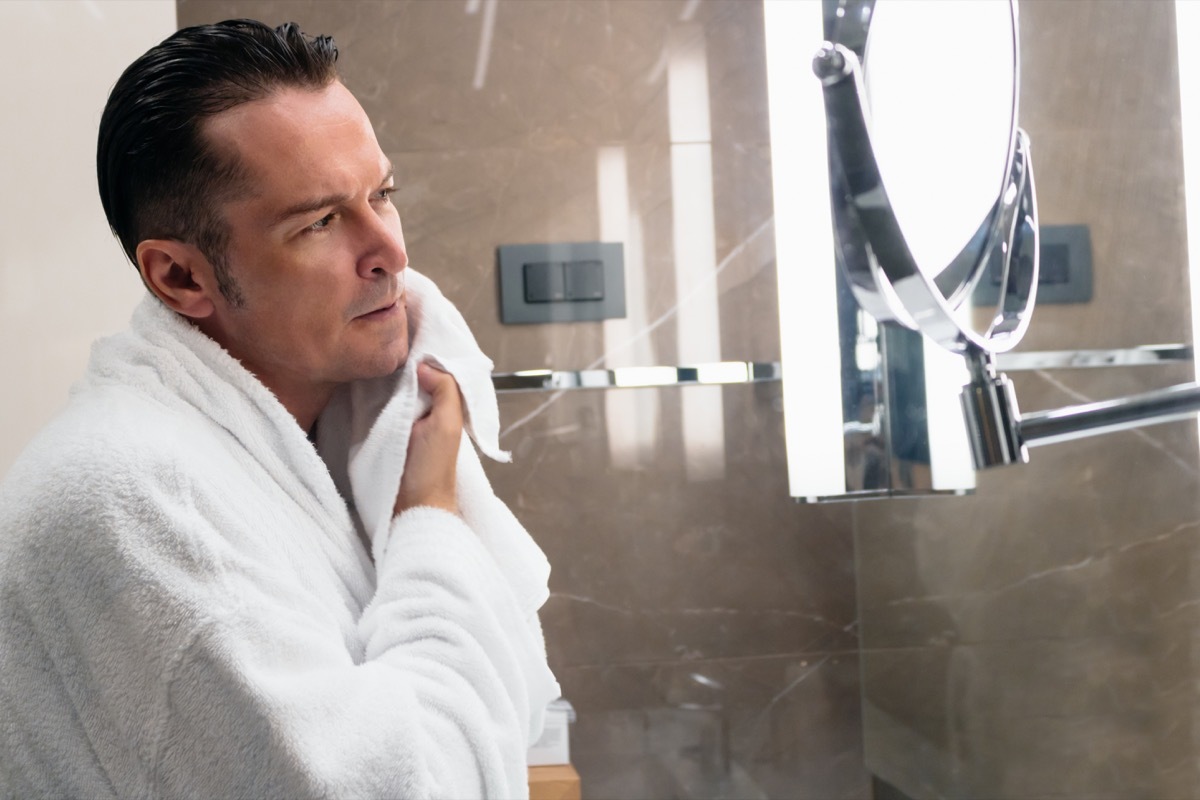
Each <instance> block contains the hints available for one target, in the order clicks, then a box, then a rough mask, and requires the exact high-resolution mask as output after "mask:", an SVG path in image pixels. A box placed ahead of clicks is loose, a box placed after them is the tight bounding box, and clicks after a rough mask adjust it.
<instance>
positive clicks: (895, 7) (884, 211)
mask: <svg viewBox="0 0 1200 800" xmlns="http://www.w3.org/2000/svg"><path fill="white" fill-rule="evenodd" d="M826 9H827V11H832V13H830V14H828V15H827V20H826V23H827V25H826V27H827V34H828V35H829V37H830V39H829V41H828V42H826V44H825V45H824V46H823V47H822V49H821V50H820V52H819V53H818V54H817V56H816V58H815V59H814V62H813V69H814V71H815V72H816V74H817V76H818V78H819V79H820V80H821V84H822V87H823V93H824V101H825V108H826V114H827V119H828V125H829V152H830V168H831V176H832V179H833V191H832V201H833V205H834V219H835V223H836V227H837V238H838V255H839V261H840V262H841V264H842V266H843V267H844V269H845V270H846V272H847V275H848V278H849V281H850V283H851V286H852V288H853V290H854V294H855V298H856V299H857V301H858V302H859V303H860V304H861V305H862V306H863V308H865V309H867V310H868V311H870V312H871V313H872V314H874V315H875V316H876V318H878V319H879V320H880V321H881V322H887V321H895V322H898V323H899V324H901V325H904V326H905V327H908V328H912V329H914V330H919V331H921V332H922V333H924V334H925V335H927V336H929V337H930V338H931V339H933V340H934V341H936V342H938V343H940V344H942V345H943V346H945V347H946V348H948V349H950V350H951V351H953V352H956V353H960V354H968V353H990V352H1002V351H1004V350H1007V349H1010V348H1011V347H1013V346H1014V345H1015V344H1016V343H1017V341H1019V340H1020V338H1021V336H1022V335H1023V333H1024V331H1025V327H1026V326H1027V324H1028V317H1029V311H1030V310H1031V309H1032V306H1033V299H1034V294H1035V290H1036V277H1035V276H1036V270H1037V259H1036V257H1033V256H1031V255H1029V254H1031V253H1036V248H1037V242H1036V239H1037V231H1036V229H1037V219H1036V210H1035V208H1036V206H1035V201H1034V191H1033V177H1032V167H1031V164H1030V160H1029V148H1028V138H1027V137H1026V136H1024V134H1022V133H1021V132H1020V131H1019V129H1018V128H1017V127H1016V111H1017V86H1018V75H1017V68H1018V52H1019V51H1018V41H1017V26H1016V5H1015V1H1014V0H973V2H970V3H946V2H927V1H925V0H827V4H826ZM994 250H1000V251H1001V252H1002V253H1003V254H1004V262H1003V269H1002V277H1001V299H1000V303H999V304H998V306H997V308H996V311H995V313H994V314H992V315H990V321H988V322H986V323H985V324H982V325H979V326H976V325H975V324H974V318H973V315H972V314H971V309H970V307H969V304H965V305H964V301H965V300H966V299H967V298H968V297H969V296H970V293H971V290H972V289H973V288H974V286H975V284H976V283H977V282H978V280H979V278H980V277H981V276H982V275H983V273H984V271H985V268H986V266H987V262H988V256H989V254H990V253H991V252H993V251H994Z"/></svg>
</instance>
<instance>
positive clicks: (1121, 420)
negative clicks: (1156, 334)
mask: <svg viewBox="0 0 1200 800" xmlns="http://www.w3.org/2000/svg"><path fill="white" fill-rule="evenodd" d="M941 5H942V10H943V11H949V10H950V9H951V8H957V9H959V10H960V11H961V10H962V9H966V8H968V7H970V8H981V7H982V5H981V4H976V3H970V4H941ZM885 6H886V7H888V8H889V9H896V12H895V13H896V14H900V13H906V12H908V11H909V9H908V8H904V10H903V12H901V11H900V10H899V7H902V6H904V4H903V3H896V2H895V0H880V1H879V2H878V3H877V2H876V0H826V4H825V7H826V10H827V12H829V13H828V18H827V24H826V35H827V41H826V42H825V43H824V44H822V45H821V47H820V49H819V50H818V52H817V54H816V56H815V57H814V59H813V64H812V67H813V72H814V73H815V75H816V77H817V78H818V80H819V82H820V85H821V87H822V92H823V98H824V105H825V112H826V122H827V126H828V156H829V167H830V179H831V206H832V213H833V219H834V227H835V230H836V239H837V251H838V262H839V264H840V265H841V268H842V271H843V272H844V273H845V276H846V280H847V281H848V283H849V285H850V286H851V288H852V290H853V293H854V297H855V299H856V300H857V302H858V304H859V305H860V306H861V307H862V308H864V309H865V310H867V311H868V312H870V313H871V314H872V315H873V316H874V317H875V318H876V319H877V320H878V321H879V322H880V323H882V324H883V326H884V327H886V326H889V325H890V326H900V327H904V328H907V329H910V330H912V331H917V332H919V333H920V334H922V335H924V336H925V337H926V338H927V339H928V340H930V341H932V342H936V343H937V344H938V345H940V346H941V347H942V348H944V349H945V350H947V351H948V352H950V353H954V354H955V355H956V356H958V357H960V358H962V359H963V360H964V362H965V365H966V368H967V373H968V375H969V381H968V382H967V383H966V385H965V386H964V387H963V389H962V393H961V395H960V403H961V407H962V412H963V417H964V420H965V422H966V427H967V430H968V432H969V436H968V440H969V442H970V448H971V454H972V461H973V464H974V466H975V468H976V469H983V468H986V467H992V466H998V465H1003V464H1013V463H1021V462H1025V461H1028V459H1029V455H1028V448H1029V447H1030V446H1033V445H1040V444H1049V443H1053V442H1061V441H1067V440H1070V439H1075V438H1080V437H1083V436H1090V435H1095V434H1098V433H1106V432H1111V431H1117V430H1124V429H1127V428H1131V427H1138V426H1141V425H1147V424H1152V423H1155V422H1166V421H1171V420H1176V419H1182V418H1186V417H1188V416H1190V415H1192V414H1194V413H1195V412H1196V411H1197V410H1200V385H1197V384H1183V385H1179V386H1174V387H1171V388H1169V389H1164V390H1161V391H1157V392H1150V393H1147V394H1142V395H1137V396H1133V397H1127V398H1121V399H1116V400H1109V401H1104V402H1099V403H1089V404H1085V405H1081V406H1076V407H1071V408H1063V409H1057V410H1051V411H1040V412H1035V413H1030V414H1025V415H1022V414H1021V413H1020V412H1019V410H1018V406H1017V398H1016V393H1015V391H1014V388H1013V384H1012V382H1011V381H1010V380H1009V379H1008V378H1007V376H1005V375H1004V373H1003V372H999V371H997V364H998V363H1002V359H1000V355H1001V354H1003V353H1004V352H1005V351H1008V350H1010V349H1011V348H1012V347H1013V346H1014V345H1016V343H1017V342H1018V341H1019V340H1020V339H1021V337H1022V335H1023V334H1024V332H1025V330H1026V328H1027V327H1028V325H1029V321H1030V316H1031V313H1032V310H1033V306H1034V301H1035V298H1036V294H1037V276H1038V222H1037V203H1036V196H1035V192H1034V181H1033V168H1032V163H1031V161H1030V143H1029V137H1028V136H1027V135H1026V134H1025V132H1024V131H1022V130H1021V129H1020V128H1018V127H1017V124H1016V123H1017V107H1018V103H1017V80H1018V78H1017V76H1018V73H1019V47H1018V39H1017V24H1016V20H1017V5H1016V0H1009V2H1008V3H1007V6H1008V9H1009V17H1010V20H1011V41H1012V58H1011V68H1012V69H1011V74H1012V77H1011V80H1012V90H1011V95H1010V97H1011V104H1009V107H1010V109H1011V120H1010V124H1009V126H1008V130H1009V135H1010V142H1009V148H1008V151H1007V154H1006V158H1005V167H1004V171H1003V180H1002V182H1000V183H999V185H998V191H997V193H996V194H995V195H993V196H994V197H995V198H996V199H995V201H994V204H993V205H992V207H991V209H990V211H989V212H988V214H987V215H986V216H985V218H984V219H983V221H982V222H981V223H980V224H979V226H978V228H977V229H976V230H975V231H974V233H973V234H972V235H971V237H970V241H969V242H968V243H967V245H966V246H965V247H963V248H962V250H961V251H960V252H959V254H958V255H957V256H956V257H955V258H953V259H952V260H951V262H950V263H949V264H948V265H946V264H942V263H930V261H928V260H926V261H922V259H921V258H918V257H916V256H914V252H913V251H914V247H913V246H912V244H913V243H912V236H911V234H912V231H911V230H906V229H905V226H904V225H903V224H902V217H903V214H901V213H900V212H899V209H897V208H896V207H895V205H894V204H893V202H892V199H891V194H892V191H893V190H895V189H896V188H898V187H897V185H895V184H889V183H888V182H887V181H886V180H885V177H884V175H883V170H882V169H881V164H880V163H879V158H878V155H879V151H878V147H877V144H878V142H877V140H876V137H877V135H878V134H879V131H878V130H877V129H876V128H875V127H874V121H873V120H872V111H873V110H874V109H873V108H872V104H871V102H870V99H869V98H870V94H869V88H870V87H869V83H870V81H869V79H867V78H865V77H864V64H865V62H867V61H869V60H870V56H869V53H870V51H871V47H872V46H873V42H874V41H875V40H874V38H873V36H874V35H878V31H876V32H874V34H873V35H868V34H872V31H871V29H872V28H873V27H874V26H875V23H876V22H877V20H878V18H879V13H878V12H879V11H880V10H881V9H882V8H884V7H885ZM939 13H940V12H939ZM912 41H914V39H913V38H912V37H911V36H910V37H908V38H906V39H905V40H904V45H905V46H906V47H908V46H911V44H912ZM925 41H926V42H928V43H929V45H928V46H930V47H933V46H937V45H938V44H940V42H938V41H937V40H936V37H933V38H932V39H931V38H926V39H925ZM914 49H915V50H916V51H917V52H920V51H921V50H922V49H923V48H921V47H917V48H914ZM945 66H946V68H947V69H954V68H956V67H957V64H954V63H948V64H946V65H945ZM927 77H928V79H929V81H931V82H936V81H937V80H939V79H940V78H941V77H942V75H941V74H938V73H934V74H930V75H928V76H927ZM874 99H875V100H876V101H878V98H874ZM955 113H956V114H960V115H961V114H962V113H963V112H961V111H959V110H956V111H955ZM910 129H911V130H916V128H915V126H911V125H910ZM918 133H920V134H921V135H924V134H923V132H921V131H918ZM910 139H911V136H910ZM917 160H918V161H919V159H917ZM924 216H925V217H926V218H927V219H928V220H931V224H934V225H937V224H940V219H939V214H938V211H937V209H933V208H931V209H925V211H924ZM910 220H911V217H910ZM949 235H950V237H951V238H953V236H954V233H953V232H951V233H950V234H949ZM993 259H998V260H999V267H1000V275H1001V285H1000V300H999V302H998V304H997V307H996V309H995V313H994V314H992V315H991V317H990V322H989V323H988V325H987V326H986V327H985V328H984V329H982V330H978V329H975V328H973V327H972V326H971V324H970V323H971V321H972V318H973V316H977V315H973V314H972V313H971V312H972V309H971V307H970V302H969V298H970V296H971V292H972V290H973V289H974V287H975V284H976V283H977V282H978V280H979V278H980V276H981V275H982V273H983V272H984V270H985V269H986V268H987V266H988V264H989V261H991V260H993ZM1185 349H1186V351H1187V352H1188V354H1189V355H1190V348H1183V347H1182V346H1178V347H1177V348H1176V350H1175V351H1174V354H1175V355H1176V356H1178V355H1179V354H1180V353H1181V352H1183V351H1184V350H1185ZM1117 353H1122V355H1117ZM1124 353H1132V355H1130V356H1128V357H1126V356H1124ZM1030 355H1032V354H1030ZM1040 355H1041V356H1042V357H1043V359H1042V360H1043V362H1044V363H1045V362H1049V363H1046V364H1045V366H1059V367H1061V366H1074V365H1075V364H1074V363H1072V361H1073V360H1074V359H1075V358H1076V356H1075V355H1073V354H1069V353H1068V354H1061V355H1060V356H1059V357H1058V358H1057V359H1055V358H1054V357H1049V356H1048V354H1040ZM1165 355H1168V353H1167V351H1165V350H1162V349H1155V348H1138V349H1135V350H1134V351H1114V352H1110V353H1109V354H1108V355H1107V356H1104V355H1100V356H1098V358H1099V362H1100V363H1099V364H1098V365H1101V366H1107V365H1112V364H1117V363H1153V362H1154V361H1156V360H1160V359H1161V358H1162V357H1163V356H1165ZM1096 358H1097V356H1095V355H1093V356H1092V359H1093V361H1095V359H1096ZM1131 359H1132V360H1131ZM1056 360H1057V362H1058V363H1055V361H1056ZM1085 360H1086V359H1085ZM1035 361H1036V359H1035ZM1020 363H1021V361H1020V357H1017V360H1015V361H1012V362H1011V366H1010V368H1013V367H1018V368H1019V366H1018V365H1020ZM1043 368H1045V367H1043Z"/></svg>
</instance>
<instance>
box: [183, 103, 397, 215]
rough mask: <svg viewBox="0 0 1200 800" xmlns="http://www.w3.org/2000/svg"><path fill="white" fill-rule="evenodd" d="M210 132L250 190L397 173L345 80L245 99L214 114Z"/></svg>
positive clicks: (330, 188) (335, 183)
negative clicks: (230, 158)
mask: <svg viewBox="0 0 1200 800" xmlns="http://www.w3.org/2000/svg"><path fill="white" fill-rule="evenodd" d="M205 136H206V138H208V140H209V143H210V145H211V146H213V147H214V148H217V149H218V150H220V151H224V153H225V154H227V155H228V156H231V157H232V159H233V160H235V161H236V163H238V165H239V167H240V169H241V171H242V172H243V173H244V174H245V177H246V178H247V182H248V184H249V185H248V187H247V188H248V189H249V190H250V191H249V192H248V195H249V196H260V195H263V194H264V190H267V189H270V192H269V194H270V195H272V196H274V195H277V194H279V193H280V192H281V191H282V192H283V193H291V192H295V191H303V192H305V193H306V194H311V193H313V192H318V193H319V192H321V191H326V192H335V191H344V190H345V186H344V184H345V183H346V182H347V181H363V180H367V181H378V180H382V179H383V178H384V177H386V176H387V175H388V174H389V173H390V171H391V164H390V162H389V161H388V159H387V156H386V155H385V154H384V153H383V151H382V150H381V149H380V147H379V143H378V141H377V140H376V138H375V132H374V130H373V129H372V127H371V123H370V120H369V119H368V118H367V115H366V112H364V111H363V109H362V107H361V106H360V105H359V104H358V101H357V100H355V99H354V96H353V95H352V94H350V92H349V90H347V89H346V88H345V87H344V86H342V85H341V84H340V83H333V84H330V85H329V86H327V87H325V88H323V89H319V90H308V89H294V88H287V89H281V90H279V91H277V92H274V93H272V94H271V95H268V96H267V97H264V98H262V99H259V100H254V101H251V102H248V103H243V104H241V105H239V106H236V107H234V108H231V109H229V110H227V111H223V112H221V113H220V114H217V115H214V116H213V117H211V118H210V119H209V120H208V121H207V122H206V127H205ZM289 187H291V188H289ZM294 199H295V198H294V197H292V198H289V199H285V200H283V201H281V202H284V203H287V202H291V201H292V200H294Z"/></svg>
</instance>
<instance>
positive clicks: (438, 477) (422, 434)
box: [395, 363, 463, 514]
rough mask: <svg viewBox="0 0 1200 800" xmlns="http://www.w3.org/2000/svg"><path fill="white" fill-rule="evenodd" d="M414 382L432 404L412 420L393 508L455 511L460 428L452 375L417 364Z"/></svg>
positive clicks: (459, 404) (459, 402)
mask: <svg viewBox="0 0 1200 800" xmlns="http://www.w3.org/2000/svg"><path fill="white" fill-rule="evenodd" d="M417 385H418V386H420V387H421V389H422V390H424V391H425V392H427V393H428V394H429V395H430V397H432V398H433V405H432V406H431V407H430V409H429V413H428V414H426V415H425V416H423V417H421V418H420V419H419V420H417V421H416V423H414V424H413V429H412V437H411V438H410V439H409V440H408V460H407V461H406V462H405V465H404V477H403V478H401V479H400V492H399V494H397V495H396V507H395V510H396V513H397V514H400V513H402V512H404V511H407V510H408V509H410V508H414V507H416V506H432V507H434V508H442V509H445V510H446V511H449V512H450V513H452V514H457V513H458V499H457V496H456V493H455V478H456V464H457V463H458V446H459V444H460V443H461V442H462V431H463V409H462V395H460V394H459V392H458V384H457V383H455V382H454V377H453V376H451V375H450V374H448V373H446V372H442V371H441V370H439V369H436V368H435V367H433V366H431V365H429V364H426V363H421V364H419V365H417Z"/></svg>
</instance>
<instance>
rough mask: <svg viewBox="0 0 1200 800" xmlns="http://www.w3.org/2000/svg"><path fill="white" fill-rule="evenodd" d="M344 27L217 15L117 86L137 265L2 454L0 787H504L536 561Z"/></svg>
mask: <svg viewBox="0 0 1200 800" xmlns="http://www.w3.org/2000/svg"><path fill="white" fill-rule="evenodd" d="M336 58H337V50H336V48H335V46H334V44H333V42H332V40H331V39H329V38H328V37H321V38H316V39H312V38H309V37H306V36H304V35H303V34H301V33H300V32H299V30H298V29H297V28H296V26H295V25H291V24H289V25H284V26H281V27H280V28H278V29H271V28H269V27H267V26H264V25H262V24H261V23H257V22H252V21H246V20H238V21H229V22H225V23H221V24H218V25H211V26H200V27H196V28H189V29H185V30H182V31H180V32H178V33H177V34H175V35H173V36H171V37H170V38H168V39H167V40H166V41H164V42H163V43H162V44H160V45H158V46H157V47H155V48H152V49H151V50H150V51H149V52H148V53H146V54H145V55H144V56H143V57H142V58H140V59H138V60H137V61H136V62H134V64H133V65H131V66H130V67H129V69H128V70H126V72H125V74H124V75H123V76H122V77H121V79H120V80H119V81H118V83H117V85H116V86H115V87H114V89H113V91H112V94H111V96H110V98H109V102H108V105H107V107H106V109H105V112H104V115H103V117H102V119H101V124H100V136H99V147H98V153H97V168H98V177H99V183H100V192H101V197H102V199H103V202H104V208H105V212H106V214H107V216H108V219H109V223H110V225H111V226H112V229H113V231H114V233H115V234H116V235H117V237H118V239H119V240H120V242H121V244H122V246H123V248H124V250H125V252H126V253H127V254H128V255H129V257H130V259H131V261H133V263H134V265H135V266H136V267H137V269H138V271H139V273H140V275H141V279H142V281H143V282H144V283H145V285H146V287H147V289H148V290H149V292H150V294H151V295H152V297H149V298H147V299H146V301H144V303H143V305H142V306H141V307H139V309H138V310H137V312H136V313H135V315H134V319H133V322H132V326H131V330H130V331H128V332H126V333H123V334H119V335H118V336H115V337H112V338H110V339H108V340H104V341H101V342H99V343H98V344H97V345H96V346H95V347H94V349H93V353H92V359H91V362H90V364H89V368H88V372H87V374H86V375H85V377H84V380H83V381H82V382H81V383H80V384H79V385H78V386H77V387H76V388H75V390H74V392H73V396H72V400H71V403H70V405H69V407H68V408H67V410H66V411H65V412H64V413H63V414H62V415H61V416H60V417H59V418H58V419H56V420H55V421H54V422H53V423H52V424H51V425H50V426H49V427H48V428H47V429H46V430H45V431H43V432H42V433H41V435H39V437H38V438H37V439H36V440H35V441H34V443H33V444H31V446H30V447H29V448H28V449H27V450H26V452H25V453H24V454H23V455H22V456H21V458H20V459H19V460H18V462H17V464H16V465H15V466H14V467H13V469H12V470H11V472H10V473H9V476H8V477H7V478H6V480H5V483H4V485H3V486H2V487H0V796H3V797H10V796H12V797H18V796H19V797H32V796H50V795H52V796H70V797H130V796H171V797H174V796H181V797H182V796H191V797H206V798H214V797H293V798H298V797H310V796H328V797H348V796H376V797H456V798H458V797H481V796H497V797H518V796H522V795H524V794H526V793H527V787H526V782H525V781H526V777H525V775H526V773H525V765H524V753H525V749H526V748H527V746H528V745H529V743H530V741H531V739H532V738H533V737H535V736H536V735H537V733H538V729H539V727H540V724H541V722H540V719H541V717H540V712H541V710H542V709H543V708H544V706H545V703H546V702H547V701H549V700H551V699H553V697H555V696H556V694H557V685H556V684H555V682H554V679H553V676H552V675H551V674H550V672H549V670H548V668H547V667H546V663H545V651H544V646H543V644H542V639H541V629H540V626H539V625H538V622H537V614H536V612H537V607H538V606H539V605H541V603H542V602H543V601H544V600H545V597H546V590H545V578H546V573H547V570H548V567H547V566H546V565H545V561H544V557H543V556H542V555H541V553H540V551H539V550H537V548H536V546H535V545H533V544H532V542H531V540H529V539H528V536H527V534H525V533H524V531H523V529H521V528H520V526H519V525H518V524H517V523H516V522H515V520H513V519H512V517H511V514H509V513H508V511H507V509H506V508H504V507H503V504H501V503H500V502H499V501H498V500H496V498H495V497H494V495H492V493H491V492H490V489H488V488H487V485H486V479H485V478H484V477H483V472H482V470H481V469H480V467H479V462H478V459H477V457H476V456H475V454H474V450H473V448H472V447H471V446H470V445H469V443H468V444H466V445H461V442H462V439H463V437H464V435H463V429H464V415H465V417H466V422H467V427H468V429H469V430H470V432H471V433H472V434H473V435H474V438H475V439H476V442H477V444H479V446H480V448H481V449H483V450H484V451H485V452H491V453H492V454H493V455H495V454H496V450H497V448H496V446H495V442H494V429H495V428H496V427H497V425H496V423H495V422H494V419H495V398H494V395H493V394H490V384H487V386H488V389H487V391H484V390H482V389H481V388H480V387H481V386H482V385H483V384H484V383H486V381H487V375H488V371H489V370H490V362H488V361H487V360H486V358H484V357H483V356H482V354H481V353H478V351H477V347H476V346H475V344H474V341H473V339H471V337H470V336H469V333H468V332H467V331H466V327H465V325H464V324H463V323H462V321H461V317H459V316H458V315H457V312H455V311H453V309H452V308H451V307H450V306H449V304H448V303H447V302H446V301H445V299H444V298H442V297H441V296H440V294H439V293H437V292H436V289H434V288H432V286H431V285H430V284H429V283H428V281H427V280H425V279H423V278H421V277H420V276H418V275H416V274H415V273H413V274H410V275H409V277H408V280H407V284H408V286H409V289H408V291H406V290H405V286H406V280H405V275H406V272H407V270H406V267H407V263H408V257H407V254H406V252H405V247H404V239H403V235H402V232H401V227H400V219H399V216H398V214H397V211H396V209H395V207H394V206H393V205H392V202H391V193H392V191H393V188H394V181H395V178H394V175H393V171H392V167H391V164H390V163H389V161H388V159H387V157H386V156H385V154H384V153H383V152H382V151H381V149H380V147H379V144H378V142H377V141H376V138H375V135H374V132H373V130H372V128H371V125H370V122H369V120H368V119H367V117H366V114H365V113H364V112H363V110H362V108H361V107H360V106H359V104H358V103H357V101H356V100H355V99H354V97H353V95H351V93H350V92H349V91H348V90H347V89H346V87H345V86H344V85H342V83H341V82H340V81H339V80H338V78H337V74H336V71H335V67H334V64H335V61H336ZM418 289H419V291H418ZM413 313H419V317H417V316H412V314H413ZM410 316H411V319H410ZM410 322H411V323H413V324H411V325H410ZM418 323H419V324H418ZM418 349H419V350H420V352H419V353H418V352H417V350H418ZM426 360H428V362H429V363H426ZM418 361H420V362H421V363H420V365H419V366H418V364H417V363H416V362H418ZM435 364H440V365H442V366H446V365H453V366H451V367H448V369H449V370H450V371H449V372H447V371H443V370H441V369H438V368H436V367H435ZM451 373H453V374H451ZM418 388H419V389H420V390H421V397H427V398H428V400H427V406H428V408H427V410H426V409H424V408H421V407H419V404H420V398H419V397H418ZM460 389H461V391H460ZM464 398H465V400H464ZM489 401H490V405H489ZM464 403H465V408H464ZM489 424H490V427H491V429H492V433H489V432H488V430H485V429H487V428H488V427H489Z"/></svg>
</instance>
